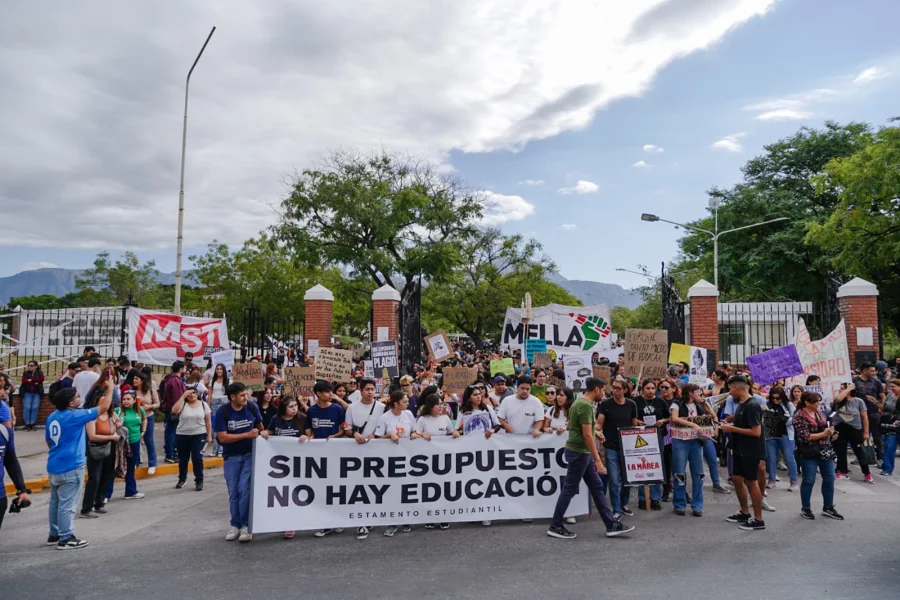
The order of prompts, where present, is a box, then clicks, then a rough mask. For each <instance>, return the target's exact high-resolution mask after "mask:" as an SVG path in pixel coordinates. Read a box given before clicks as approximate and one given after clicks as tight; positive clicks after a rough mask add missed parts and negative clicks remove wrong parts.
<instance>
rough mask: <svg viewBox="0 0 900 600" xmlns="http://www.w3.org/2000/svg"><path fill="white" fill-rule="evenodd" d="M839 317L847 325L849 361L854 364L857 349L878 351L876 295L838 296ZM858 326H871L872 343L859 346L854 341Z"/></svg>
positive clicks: (855, 365)
mask: <svg viewBox="0 0 900 600" xmlns="http://www.w3.org/2000/svg"><path fill="white" fill-rule="evenodd" d="M839 302H840V309H841V317H843V319H844V323H845V324H846V326H847V345H848V346H849V350H850V363H851V364H852V365H853V367H854V368H855V367H857V366H858V365H857V364H856V352H857V351H858V350H874V351H875V352H878V297H877V296H847V297H844V298H840V300H839ZM859 327H871V328H872V345H871V346H859V345H858V344H857V343H856V330H857V328H859Z"/></svg>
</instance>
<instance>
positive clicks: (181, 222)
mask: <svg viewBox="0 0 900 600" xmlns="http://www.w3.org/2000/svg"><path fill="white" fill-rule="evenodd" d="M215 32H216V28H215V27H213V28H212V29H211V30H210V32H209V35H208V36H206V41H205V42H203V47H202V48H200V52H199V53H198V54H197V58H195V59H194V64H192V65H191V69H190V70H189V71H188V74H187V79H185V82H184V125H183V126H182V130H181V184H180V185H179V186H178V243H177V247H178V249H177V255H176V257H175V314H176V315H180V314H181V253H182V247H183V246H184V155H185V151H186V150H187V115H188V91H189V90H190V86H191V73H193V72H194V67H196V66H197V63H198V62H199V61H200V57H201V56H203V51H204V50H206V45H207V44H208V43H209V40H210V39H211V38H212V36H213V34H214V33H215Z"/></svg>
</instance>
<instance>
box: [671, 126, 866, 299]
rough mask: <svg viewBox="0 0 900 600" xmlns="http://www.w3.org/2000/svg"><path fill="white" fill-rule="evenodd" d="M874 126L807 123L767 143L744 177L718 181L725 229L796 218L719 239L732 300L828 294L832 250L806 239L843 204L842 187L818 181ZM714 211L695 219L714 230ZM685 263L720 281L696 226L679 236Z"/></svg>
mask: <svg viewBox="0 0 900 600" xmlns="http://www.w3.org/2000/svg"><path fill="white" fill-rule="evenodd" d="M869 132H870V127H869V126H868V125H866V124H862V123H850V124H848V125H838V124H837V123H833V122H827V123H826V124H825V127H824V128H823V129H809V128H806V127H804V128H802V129H800V130H799V131H798V132H797V133H796V134H794V135H792V136H790V137H788V138H785V139H782V140H779V141H778V142H775V143H774V144H769V145H767V146H766V147H765V152H764V153H763V154H762V155H761V156H758V157H756V158H753V159H752V160H750V161H749V162H748V163H747V164H746V165H745V166H744V168H743V173H744V180H743V181H742V182H741V183H739V184H737V185H735V186H733V187H732V188H730V189H721V188H713V189H711V190H710V191H709V192H708V193H709V196H710V197H711V198H713V199H715V200H718V201H719V203H720V205H719V209H718V220H719V231H724V230H728V229H733V228H736V227H743V226H745V225H751V224H753V223H759V222H761V221H765V220H769V219H774V218H777V217H788V218H790V221H788V222H782V223H775V224H772V225H766V226H763V227H759V228H754V229H750V230H747V231H741V232H736V233H733V234H728V235H726V236H723V237H722V239H721V241H720V243H719V292H720V294H721V297H722V298H724V299H727V300H756V301H760V300H769V301H776V300H797V301H799V300H814V301H819V300H822V299H824V297H825V291H826V286H825V280H826V277H827V276H828V274H829V272H831V271H832V269H833V266H832V260H831V259H832V255H831V254H830V253H828V252H823V251H822V250H821V249H820V248H817V247H812V246H810V245H807V244H805V243H804V238H805V236H806V232H807V228H808V227H809V226H810V225H811V224H815V223H824V222H825V221H826V220H827V219H828V218H829V217H830V216H831V213H832V211H833V210H834V208H835V207H836V206H837V204H838V193H837V191H836V190H834V189H826V188H823V187H821V186H816V185H815V184H814V178H815V176H816V175H819V174H821V173H823V172H824V170H825V166H826V165H827V164H828V163H829V162H830V161H832V160H833V159H835V158H841V157H847V156H851V155H852V154H854V153H855V152H857V151H858V150H860V149H862V148H863V147H865V145H866V144H867V143H868V140H869V138H870V136H869ZM713 214H714V213H713V209H710V215H709V216H707V217H705V218H703V219H700V220H698V221H695V222H693V223H690V225H693V226H695V227H700V228H702V229H707V230H710V231H712V230H713V229H714V226H715V225H714V217H713ZM679 245H680V248H681V257H680V262H681V265H682V267H696V268H699V269H700V271H701V272H702V275H703V277H704V278H705V279H707V280H709V281H713V244H712V239H711V237H710V236H708V235H706V234H703V233H699V232H692V231H689V232H687V233H686V234H685V236H684V237H682V238H681V240H680V241H679Z"/></svg>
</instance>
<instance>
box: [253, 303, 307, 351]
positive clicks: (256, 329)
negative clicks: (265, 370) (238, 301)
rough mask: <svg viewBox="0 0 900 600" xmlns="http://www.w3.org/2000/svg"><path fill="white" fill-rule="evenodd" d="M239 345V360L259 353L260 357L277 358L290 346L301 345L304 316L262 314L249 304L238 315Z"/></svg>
mask: <svg viewBox="0 0 900 600" xmlns="http://www.w3.org/2000/svg"><path fill="white" fill-rule="evenodd" d="M240 345H241V361H246V360H247V359H248V358H251V357H253V356H259V357H260V359H261V360H265V359H266V357H269V356H271V357H272V359H273V360H276V359H277V357H278V356H279V355H283V354H286V353H287V351H288V349H290V347H291V346H294V347H297V348H302V347H303V316H302V315H287V316H284V315H278V316H272V315H264V314H262V312H261V311H260V309H259V308H257V307H255V306H253V305H252V304H251V305H250V306H249V307H248V308H245V309H244V313H243V315H242V318H241V337H240ZM281 350H284V352H283V353H282V352H281Z"/></svg>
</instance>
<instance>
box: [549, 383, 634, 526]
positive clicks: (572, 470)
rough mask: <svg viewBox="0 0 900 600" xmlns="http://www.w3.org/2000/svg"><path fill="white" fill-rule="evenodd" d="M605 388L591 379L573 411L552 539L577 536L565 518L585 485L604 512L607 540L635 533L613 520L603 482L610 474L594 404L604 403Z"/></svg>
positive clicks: (601, 515)
mask: <svg viewBox="0 0 900 600" xmlns="http://www.w3.org/2000/svg"><path fill="white" fill-rule="evenodd" d="M603 386H604V382H603V380H601V379H598V378H596V377H588V378H587V381H586V386H585V387H586V392H585V394H584V396H582V397H581V398H579V399H577V400H576V401H575V403H574V404H572V409H571V410H570V411H569V439H568V440H567V441H566V462H567V463H568V469H567V471H566V479H565V481H564V482H563V485H562V490H561V491H560V493H559V499H558V500H557V501H556V510H555V511H554V512H553V521H552V522H551V523H550V529H548V530H547V535H549V536H551V537H555V538H560V539H567V540H571V539H574V538H575V534H574V533H572V532H571V531H569V530H568V529H566V527H565V526H564V525H563V518H564V517H565V514H566V510H567V509H568V508H569V503H570V502H571V501H572V498H574V497H575V495H576V494H577V493H578V486H579V485H580V484H581V482H582V481H584V483H585V485H587V487H588V491H589V492H590V494H591V496H592V497H593V498H594V504H595V505H596V506H597V510H598V511H599V512H600V518H601V519H603V524H604V525H606V537H615V536H617V535H622V534H623V533H628V532H629V531H632V530H633V529H634V526H633V525H625V524H624V523H622V522H621V521H619V520H618V519H616V518H615V517H614V516H613V512H612V510H611V509H610V507H609V501H608V500H607V499H606V495H605V494H604V493H603V482H602V481H601V480H600V475H602V474H605V473H606V468H605V467H604V466H603V463H602V462H600V455H599V454H598V453H597V442H596V440H595V439H594V424H595V418H594V406H593V404H594V402H599V401H600V400H602V399H603Z"/></svg>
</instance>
